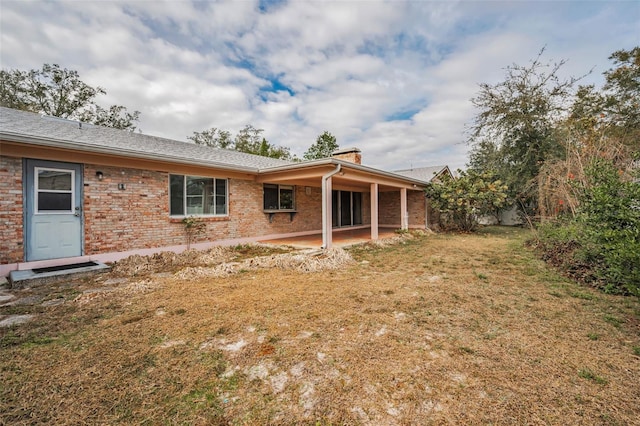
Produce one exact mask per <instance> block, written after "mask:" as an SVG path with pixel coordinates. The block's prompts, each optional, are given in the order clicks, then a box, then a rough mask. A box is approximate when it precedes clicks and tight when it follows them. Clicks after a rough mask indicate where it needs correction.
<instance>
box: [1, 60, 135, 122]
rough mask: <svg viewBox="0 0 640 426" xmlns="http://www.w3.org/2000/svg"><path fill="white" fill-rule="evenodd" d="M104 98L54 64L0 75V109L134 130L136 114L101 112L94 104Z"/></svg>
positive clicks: (118, 110) (74, 74) (112, 109)
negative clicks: (0, 106) (96, 99)
mask: <svg viewBox="0 0 640 426" xmlns="http://www.w3.org/2000/svg"><path fill="white" fill-rule="evenodd" d="M104 94H106V92H105V90H104V89H103V88H101V87H92V86H89V85H88V84H86V83H85V82H83V81H82V80H81V79H80V76H79V74H78V72H77V71H74V70H68V69H66V68H60V66H59V65H57V64H52V65H50V64H44V65H43V66H42V69H39V70H37V69H32V70H30V71H21V70H16V69H12V70H4V69H3V70H1V71H0V105H2V106H4V107H8V108H14V109H20V110H24V111H31V112H38V113H43V114H47V115H52V116H54V117H61V118H67V119H71V120H83V121H86V122H89V123H92V124H97V125H100V126H107V127H115V128H118V129H126V130H130V131H133V130H135V125H134V123H135V122H137V121H138V120H139V118H140V112H139V111H134V112H133V113H129V112H128V111H127V108H125V107H124V106H121V105H112V106H111V107H109V108H108V109H104V108H102V107H100V106H98V105H97V104H96V103H95V98H96V97H97V96H98V95H104Z"/></svg>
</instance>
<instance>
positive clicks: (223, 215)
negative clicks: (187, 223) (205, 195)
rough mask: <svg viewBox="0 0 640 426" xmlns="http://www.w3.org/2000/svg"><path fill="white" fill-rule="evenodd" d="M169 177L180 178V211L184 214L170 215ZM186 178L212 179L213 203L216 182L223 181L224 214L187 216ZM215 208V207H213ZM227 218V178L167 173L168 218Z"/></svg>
mask: <svg viewBox="0 0 640 426" xmlns="http://www.w3.org/2000/svg"><path fill="white" fill-rule="evenodd" d="M171 176H182V194H183V195H182V209H183V211H184V214H171ZM187 178H195V179H213V199H214V202H215V200H216V197H217V195H218V194H217V193H216V180H223V181H225V185H224V188H225V194H224V196H225V203H224V209H225V212H224V213H213V214H212V213H208V214H189V213H187V199H188V198H189V195H188V194H187ZM191 197H196V195H191ZM214 208H215V205H214ZM191 216H194V217H204V218H207V217H228V216H229V179H228V178H220V177H215V176H196V175H185V174H179V173H169V217H172V218H184V217H191Z"/></svg>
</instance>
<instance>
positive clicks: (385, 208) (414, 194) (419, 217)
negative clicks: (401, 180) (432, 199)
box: [378, 190, 425, 228]
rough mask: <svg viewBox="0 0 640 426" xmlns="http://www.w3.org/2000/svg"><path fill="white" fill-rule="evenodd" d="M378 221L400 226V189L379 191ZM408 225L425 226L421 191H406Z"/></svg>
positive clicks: (383, 223) (422, 193)
mask: <svg viewBox="0 0 640 426" xmlns="http://www.w3.org/2000/svg"><path fill="white" fill-rule="evenodd" d="M378 208H379V212H378V223H380V224H381V225H397V226H398V227H399V226H400V190H398V191H390V192H381V193H380V195H379V196H378ZM407 210H408V211H409V227H410V228H414V227H421V228H424V226H425V223H424V221H425V197H424V192H422V191H407Z"/></svg>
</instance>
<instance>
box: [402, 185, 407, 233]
mask: <svg viewBox="0 0 640 426" xmlns="http://www.w3.org/2000/svg"><path fill="white" fill-rule="evenodd" d="M400 228H401V229H403V230H405V229H409V213H408V212H407V188H402V189H400Z"/></svg>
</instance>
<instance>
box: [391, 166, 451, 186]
mask: <svg viewBox="0 0 640 426" xmlns="http://www.w3.org/2000/svg"><path fill="white" fill-rule="evenodd" d="M447 168H448V167H447V166H431V167H418V168H415V169H407V170H396V171H395V172H394V173H396V174H399V175H402V176H406V177H410V178H413V179H419V180H421V181H424V182H431V179H433V178H434V177H436V176H438V175H439V174H440V173H442V172H444V171H445V169H447Z"/></svg>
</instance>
